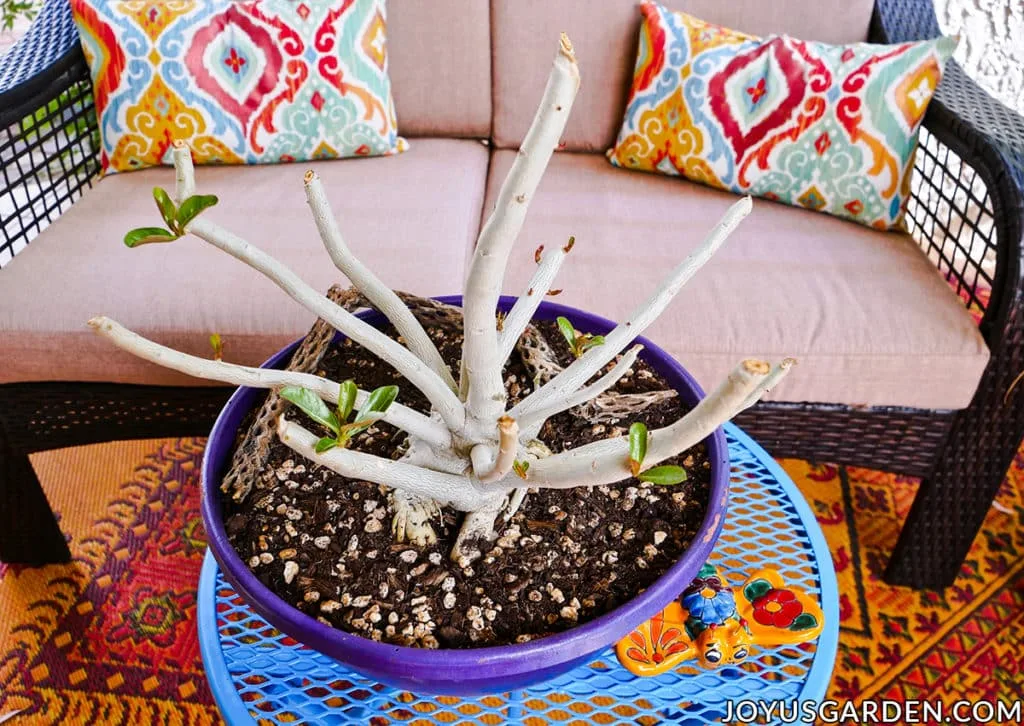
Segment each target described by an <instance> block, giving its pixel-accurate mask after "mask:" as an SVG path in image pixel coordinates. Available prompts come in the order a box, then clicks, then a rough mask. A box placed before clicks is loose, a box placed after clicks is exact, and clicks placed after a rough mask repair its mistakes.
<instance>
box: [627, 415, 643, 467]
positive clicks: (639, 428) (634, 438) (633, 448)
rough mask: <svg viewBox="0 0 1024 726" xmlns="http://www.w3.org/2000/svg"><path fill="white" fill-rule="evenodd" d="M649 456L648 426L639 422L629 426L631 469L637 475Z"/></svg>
mask: <svg viewBox="0 0 1024 726" xmlns="http://www.w3.org/2000/svg"><path fill="white" fill-rule="evenodd" d="M645 456H647V426H646V425H644V424H642V423H640V422H637V423H634V424H633V425H631V426H630V427H629V471H630V472H631V473H632V474H633V476H636V475H637V474H639V473H640V465H641V464H643V463H644V457H645Z"/></svg>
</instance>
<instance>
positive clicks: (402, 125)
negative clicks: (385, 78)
mask: <svg viewBox="0 0 1024 726" xmlns="http://www.w3.org/2000/svg"><path fill="white" fill-rule="evenodd" d="M387 14H388V29H387V38H388V75H389V76H390V78H391V89H392V93H393V94H394V97H395V115H396V116H397V117H398V130H399V131H400V132H401V134H402V136H409V137H412V136H460V137H474V138H481V139H482V138H487V137H488V136H490V135H491V17H490V16H491V13H490V8H489V7H488V4H487V3H486V2H484V0H430V2H424V1H423V0H388V2H387Z"/></svg>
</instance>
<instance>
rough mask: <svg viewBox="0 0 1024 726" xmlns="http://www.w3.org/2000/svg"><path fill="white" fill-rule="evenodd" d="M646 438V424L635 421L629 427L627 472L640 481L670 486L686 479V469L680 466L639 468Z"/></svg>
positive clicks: (645, 446) (642, 460)
mask: <svg viewBox="0 0 1024 726" xmlns="http://www.w3.org/2000/svg"><path fill="white" fill-rule="evenodd" d="M648 438H649V434H648V433H647V426H646V425H644V424H642V423H639V422H637V423H634V424H633V425H631V426H630V427H629V473H630V474H632V475H633V476H635V477H636V478H637V479H639V480H640V481H646V482H650V483H651V484H659V485H661V486H672V485H674V484H679V483H681V482H684V481H686V478H687V474H686V469H684V468H683V467H681V466H674V465H665V466H655V467H654V468H652V469H648V470H647V471H641V470H640V468H641V466H642V465H643V463H644V457H646V456H647V440H648Z"/></svg>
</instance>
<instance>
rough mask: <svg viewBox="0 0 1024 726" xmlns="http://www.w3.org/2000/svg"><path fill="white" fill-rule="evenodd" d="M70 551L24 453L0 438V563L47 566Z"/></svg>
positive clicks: (68, 557) (65, 559)
mask: <svg viewBox="0 0 1024 726" xmlns="http://www.w3.org/2000/svg"><path fill="white" fill-rule="evenodd" d="M70 560H71V552H70V551H69V550H68V544H67V542H66V541H65V540H64V534H63V533H62V532H61V531H60V527H59V526H58V524H57V519H56V517H54V515H53V510H52V509H50V503H49V502H48V501H47V500H46V494H44V493H43V488H42V486H40V484H39V479H38V478H37V477H36V473H35V470H34V469H33V468H32V464H31V462H29V460H28V454H25V453H20V452H15V451H13V450H12V449H11V448H10V446H9V445H8V444H7V443H6V442H5V441H3V440H0V562H3V563H4V564H11V565H13V564H19V565H48V564H57V563H63V562H68V561H70Z"/></svg>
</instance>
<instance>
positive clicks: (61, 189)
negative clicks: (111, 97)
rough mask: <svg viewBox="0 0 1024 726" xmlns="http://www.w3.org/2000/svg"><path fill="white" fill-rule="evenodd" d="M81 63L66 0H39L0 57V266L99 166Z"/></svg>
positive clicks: (86, 76)
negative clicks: (29, 22)
mask: <svg viewBox="0 0 1024 726" xmlns="http://www.w3.org/2000/svg"><path fill="white" fill-rule="evenodd" d="M98 141H99V136H98V131H97V125H96V113H95V109H94V106H93V100H92V87H91V83H90V81H89V72H88V67H87V66H86V63H85V57H84V56H83V54H82V49H81V45H80V44H79V40H78V32H77V30H76V29H75V25H74V23H73V22H72V19H71V7H70V3H69V2H68V0H46V2H45V4H44V5H43V7H42V9H41V10H40V12H39V15H38V16H37V17H36V19H35V21H34V22H33V23H32V26H31V27H30V28H29V30H28V33H26V35H25V36H24V37H22V38H21V39H20V40H19V41H18V42H17V43H16V44H15V46H14V47H13V48H11V50H10V51H8V52H7V53H6V54H5V55H4V56H3V57H0V210H3V211H0V230H2V232H0V266H3V265H4V264H5V263H6V262H8V261H9V260H10V259H11V257H12V256H13V255H14V254H16V253H17V252H18V251H19V250H20V249H21V248H22V247H23V246H24V245H25V244H26V243H28V242H29V241H30V240H31V239H32V238H33V237H35V236H36V235H37V234H38V233H39V232H40V231H41V230H42V229H43V228H44V227H46V225H48V224H49V223H50V222H52V221H53V220H54V219H56V218H57V217H58V216H59V215H60V212H61V211H62V210H63V209H65V208H66V207H68V206H69V205H70V204H71V202H73V201H74V200H75V199H76V198H77V197H78V196H79V195H80V194H81V191H82V189H83V188H84V187H86V186H88V185H90V184H91V182H92V179H93V178H94V177H95V176H96V174H97V172H98V171H99V156H98V154H99V143H98Z"/></svg>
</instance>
